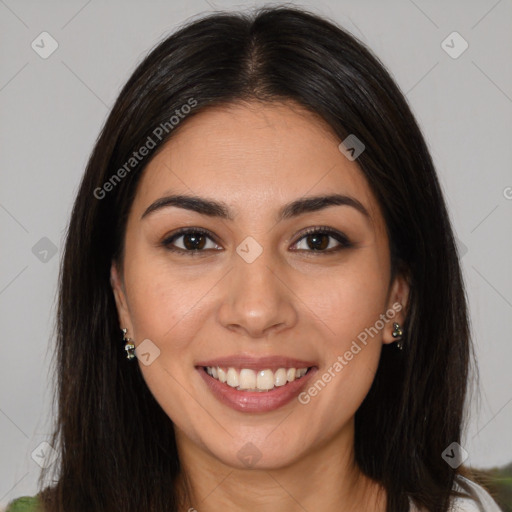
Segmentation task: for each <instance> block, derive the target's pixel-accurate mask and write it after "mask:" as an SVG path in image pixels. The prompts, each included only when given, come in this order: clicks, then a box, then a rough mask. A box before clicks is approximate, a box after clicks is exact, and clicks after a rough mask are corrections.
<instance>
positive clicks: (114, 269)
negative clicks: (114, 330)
mask: <svg viewBox="0 0 512 512" xmlns="http://www.w3.org/2000/svg"><path fill="white" fill-rule="evenodd" d="M110 285H111V286H112V290H113V292H114V298H115V301H116V308H117V315H118V317H119V327H120V328H121V329H123V328H125V329H127V332H128V335H130V333H131V334H132V335H133V328H132V322H131V319H130V311H129V309H128V301H127V300H126V292H125V288H124V283H123V279H122V275H121V272H120V270H119V268H118V265H117V262H115V261H113V262H112V265H111V267H110Z"/></svg>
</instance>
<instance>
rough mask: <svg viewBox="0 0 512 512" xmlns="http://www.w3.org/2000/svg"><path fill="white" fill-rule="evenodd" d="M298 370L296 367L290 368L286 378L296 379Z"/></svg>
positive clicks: (289, 379)
mask: <svg viewBox="0 0 512 512" xmlns="http://www.w3.org/2000/svg"><path fill="white" fill-rule="evenodd" d="M296 372H297V370H296V369H295V368H288V370H286V379H287V380H288V382H292V381H294V380H295V373H296Z"/></svg>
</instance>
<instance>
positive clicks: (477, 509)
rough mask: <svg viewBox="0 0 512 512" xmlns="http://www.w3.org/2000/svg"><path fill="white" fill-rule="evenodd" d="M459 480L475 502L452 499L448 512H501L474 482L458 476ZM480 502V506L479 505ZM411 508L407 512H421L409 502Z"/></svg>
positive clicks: (488, 495) (459, 489)
mask: <svg viewBox="0 0 512 512" xmlns="http://www.w3.org/2000/svg"><path fill="white" fill-rule="evenodd" d="M458 478H460V479H461V480H464V482H465V483H466V484H467V485H468V487H470V489H471V494H472V495H473V496H475V497H476V500H473V499H471V498H458V497H457V498H454V499H453V501H452V506H451V508H450V512H503V511H502V510H501V508H500V507H498V505H497V504H496V502H495V501H494V500H493V499H492V497H491V495H490V494H489V493H488V492H487V491H486V490H485V489H484V488H483V487H482V486H481V485H478V484H477V483H476V482H473V481H471V480H468V479H467V478H465V477H463V476H460V475H459V476H458ZM455 487H456V489H457V490H458V491H465V489H463V488H462V487H461V486H459V485H458V484H457V483H455ZM478 500H480V502H481V505H479V503H478ZM410 503H411V506H410V509H409V512H421V511H420V510H419V509H418V508H417V507H416V506H415V505H414V504H413V503H412V501H410Z"/></svg>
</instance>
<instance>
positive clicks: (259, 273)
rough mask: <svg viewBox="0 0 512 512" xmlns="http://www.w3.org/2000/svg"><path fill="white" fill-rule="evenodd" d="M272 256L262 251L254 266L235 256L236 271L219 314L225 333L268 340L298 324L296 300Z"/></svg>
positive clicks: (229, 277) (226, 282)
mask: <svg viewBox="0 0 512 512" xmlns="http://www.w3.org/2000/svg"><path fill="white" fill-rule="evenodd" d="M269 253H270V251H263V253H262V254H261V255H260V256H259V257H258V258H257V259H256V260H255V261H253V262H252V263H247V262H246V261H244V260H243V258H241V257H239V256H238V255H235V256H234V268H233V269H232V270H231V272H229V274H228V275H227V276H226V279H225V280H223V281H224V283H223V285H224V286H225V290H224V294H223V295H224V300H223V301H222V304H221V306H220V308H219V310H218V319H219V321H220V323H221V324H222V325H223V326H224V327H225V328H226V329H229V330H231V331H239V332H240V334H242V335H245V336H249V337H251V338H265V337H267V336H269V335H271V334H272V335H275V334H277V333H279V332H281V331H283V330H286V329H289V328H291V327H293V326H294V325H295V324H296V323H297V318H298V315H297V310H296V308H295V306H294V301H295V300H297V297H296V296H295V295H294V293H293V290H292V287H291V286H290V283H289V282H287V277H286V275H285V273H284V271H283V270H281V271H279V270H278V269H279V267H278V266H277V265H276V264H275V262H274V263H273V262H272V261H271V257H270V255H269Z"/></svg>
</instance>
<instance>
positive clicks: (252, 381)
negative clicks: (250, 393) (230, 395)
mask: <svg viewBox="0 0 512 512" xmlns="http://www.w3.org/2000/svg"><path fill="white" fill-rule="evenodd" d="M239 381H240V384H239V389H253V388H255V387H256V372H255V371H254V370H250V369H248V368H244V369H243V370H240V379H239Z"/></svg>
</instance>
